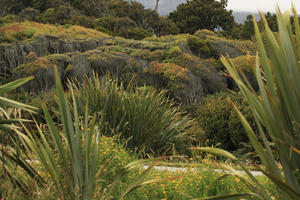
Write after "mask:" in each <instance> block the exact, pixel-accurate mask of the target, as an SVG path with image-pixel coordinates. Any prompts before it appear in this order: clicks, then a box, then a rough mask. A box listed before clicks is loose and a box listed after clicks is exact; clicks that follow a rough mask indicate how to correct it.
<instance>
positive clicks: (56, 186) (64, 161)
mask: <svg viewBox="0 0 300 200" xmlns="http://www.w3.org/2000/svg"><path fill="white" fill-rule="evenodd" d="M54 71H55V78H56V94H57V97H58V106H59V111H60V121H61V123H62V126H57V124H56V123H55V122H54V121H53V119H52V117H51V115H50V114H49V111H48V109H47V107H46V105H42V109H43V112H44V115H45V119H46V122H47V127H48V130H49V133H48V134H49V137H47V136H46V134H45V133H44V132H43V131H42V130H41V128H40V127H39V126H38V124H36V128H37V131H31V130H28V129H27V128H26V127H25V126H23V128H24V129H25V131H26V134H23V133H21V132H19V131H17V133H18V135H19V136H20V138H22V141H23V145H24V146H25V147H26V149H27V151H28V152H32V159H36V161H37V164H36V166H35V167H36V168H38V169H40V171H41V172H40V174H41V176H42V178H43V185H42V186H38V188H36V189H37V190H40V191H43V188H44V189H45V188H46V189H45V190H47V189H48V190H49V187H50V190H51V191H50V194H49V195H52V196H54V197H56V198H59V199H72V200H88V199H100V200H106V199H112V198H113V196H116V194H114V192H115V191H118V190H116V189H117V188H123V187H121V186H122V185H123V184H122V182H121V178H122V176H123V175H125V174H126V173H128V172H129V171H130V170H132V169H133V168H139V167H141V166H143V165H149V162H151V163H152V165H151V167H149V168H148V169H147V170H144V171H143V172H142V173H141V175H139V176H138V177H136V179H135V180H134V181H133V182H132V183H129V184H128V186H127V187H126V189H124V192H122V193H120V194H119V195H117V196H119V197H120V199H124V198H125V197H126V196H127V195H128V194H129V193H130V192H131V191H133V190H134V189H136V188H137V187H139V186H142V185H145V184H149V183H154V182H160V181H164V180H157V179H155V180H146V181H144V179H145V177H146V176H147V174H148V173H149V171H150V170H151V169H152V168H153V166H154V164H155V162H153V161H151V160H149V161H144V160H140V161H135V162H132V163H129V164H128V165H127V166H124V167H123V168H122V169H120V171H119V173H117V175H116V176H115V177H114V179H113V182H112V183H110V184H108V185H106V186H103V184H102V183H101V173H102V172H103V169H105V168H106V166H99V163H98V162H97V161H99V158H101V155H99V151H98V148H99V145H100V143H99V140H100V139H101V137H99V131H98V127H97V126H96V125H95V124H96V123H95V121H96V118H95V117H90V116H89V115H88V104H86V106H85V114H84V118H83V119H82V120H81V118H80V117H79V115H78V112H77V103H76V100H75V97H74V94H73V89H72V84H69V86H70V88H69V89H70V91H71V94H72V95H71V96H72V100H73V105H72V107H73V108H72V109H73V116H72V112H71V109H70V105H69V103H68V101H67V97H66V95H65V93H64V91H63V87H62V84H61V82H60V77H59V75H58V70H57V68H56V67H55V68H54ZM59 127H61V128H59ZM153 163H154V164H153ZM52 186H53V187H52ZM45 197H46V198H47V196H46V195H45V196H44V198H45ZM42 198H43V197H42Z"/></svg>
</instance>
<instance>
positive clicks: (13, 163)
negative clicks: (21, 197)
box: [0, 76, 42, 192]
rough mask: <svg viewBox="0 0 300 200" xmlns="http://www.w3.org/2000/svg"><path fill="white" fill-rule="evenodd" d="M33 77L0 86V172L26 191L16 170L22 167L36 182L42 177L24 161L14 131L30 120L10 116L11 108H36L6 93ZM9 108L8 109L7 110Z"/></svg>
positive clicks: (26, 186) (39, 181)
mask: <svg viewBox="0 0 300 200" xmlns="http://www.w3.org/2000/svg"><path fill="white" fill-rule="evenodd" d="M33 78H34V77H33V76H30V77H27V78H22V79H18V80H16V81H12V82H9V83H7V84H5V85H1V86H0V164H1V171H2V172H1V173H2V175H4V178H5V177H8V178H9V179H10V181H11V183H12V184H13V186H14V187H18V188H19V189H20V190H21V191H23V192H27V191H28V188H29V185H28V184H26V182H25V181H24V180H22V179H20V178H19V177H18V174H17V173H16V172H18V171H20V170H17V169H22V170H23V172H25V173H26V174H27V175H29V176H30V177H31V178H32V179H36V181H37V183H39V184H40V183H41V182H42V179H41V177H40V176H39V175H38V173H37V171H35V170H34V169H33V168H32V166H31V165H30V164H29V163H28V162H27V161H26V159H25V155H24V152H22V149H21V148H20V145H19V143H20V141H19V139H18V137H17V136H16V134H15V131H16V130H17V129H19V128H20V126H19V125H18V124H19V123H20V122H23V123H25V122H30V120H27V119H21V118H20V117H19V118H17V117H14V116H13V117H12V116H11V114H12V112H11V110H12V109H19V110H24V111H28V112H34V110H36V109H37V108H35V107H33V106H29V105H26V104H23V103H20V102H17V101H14V100H12V99H9V98H7V97H6V95H7V93H9V92H11V91H13V90H15V89H16V88H18V87H20V86H22V85H23V84H25V83H26V82H28V81H30V80H32V79H33ZM9 110H10V111H9Z"/></svg>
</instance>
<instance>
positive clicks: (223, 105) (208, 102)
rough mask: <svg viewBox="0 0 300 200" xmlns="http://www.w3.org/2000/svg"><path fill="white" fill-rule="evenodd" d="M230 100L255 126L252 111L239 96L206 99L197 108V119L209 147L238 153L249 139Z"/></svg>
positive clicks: (217, 95)
mask: <svg viewBox="0 0 300 200" xmlns="http://www.w3.org/2000/svg"><path fill="white" fill-rule="evenodd" d="M228 98H230V99H231V100H232V101H233V102H234V103H235V104H236V105H237V106H238V108H239V109H240V110H241V111H242V112H243V114H244V115H245V116H246V117H247V119H248V120H249V122H251V124H252V125H253V126H254V125H255V121H254V117H253V116H252V113H251V109H250V107H249V105H248V104H247V102H246V100H245V99H244V98H243V97H242V96H241V95H239V94H238V95H229V94H227V93H220V94H215V95H212V96H207V97H205V98H204V99H203V100H202V102H201V103H200V104H199V105H198V106H197V108H196V113H195V117H196V118H197V120H198V122H199V124H200V126H201V127H202V128H203V130H204V132H205V136H206V139H207V144H208V145H209V146H218V147H220V148H223V149H226V150H228V151H236V150H237V149H238V148H240V147H241V145H240V144H241V143H242V142H248V138H247V134H246V132H245V130H244V127H243V125H242V123H241V122H240V120H239V117H238V115H237V114H236V112H235V111H234V109H233V107H232V104H231V102H229V100H228Z"/></svg>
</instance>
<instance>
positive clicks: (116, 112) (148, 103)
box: [74, 76, 193, 155]
mask: <svg viewBox="0 0 300 200" xmlns="http://www.w3.org/2000/svg"><path fill="white" fill-rule="evenodd" d="M74 93H75V98H76V101H77V102H80V103H79V105H84V103H85V102H87V101H89V102H93V103H92V104H89V112H91V113H97V115H98V118H99V119H100V118H101V119H103V120H104V122H103V124H104V126H103V127H102V132H103V134H106V135H107V136H113V135H115V134H120V135H121V137H122V138H125V139H126V140H127V146H128V147H129V148H131V149H134V148H137V149H139V150H143V151H144V152H145V153H151V154H156V155H161V154H162V153H164V152H165V151H168V150H171V148H172V147H173V145H174V144H176V143H177V142H178V140H179V138H183V137H184V136H185V133H186V131H187V130H188V128H190V127H191V125H192V123H193V121H192V120H191V119H190V118H189V116H188V115H186V114H185V113H183V112H181V111H180V108H179V107H176V106H175V104H174V102H173V101H171V100H170V99H167V98H165V92H164V91H161V92H158V91H156V90H155V89H153V88H151V87H141V88H134V89H133V88H131V87H129V88H128V89H125V88H124V87H123V85H122V84H121V85H120V84H118V81H117V80H112V79H111V78H110V77H106V78H103V79H102V80H99V77H97V76H94V78H93V79H89V80H88V81H86V82H85V83H83V84H82V85H81V86H79V87H77V89H76V90H75V91H74ZM78 110H79V112H81V113H82V112H83V111H84V108H83V107H79V109H78Z"/></svg>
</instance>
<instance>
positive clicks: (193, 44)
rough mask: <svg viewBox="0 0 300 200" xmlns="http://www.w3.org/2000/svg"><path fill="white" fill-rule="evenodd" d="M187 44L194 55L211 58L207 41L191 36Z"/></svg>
mask: <svg viewBox="0 0 300 200" xmlns="http://www.w3.org/2000/svg"><path fill="white" fill-rule="evenodd" d="M187 43H188V45H189V47H190V49H191V50H192V52H193V53H194V54H196V55H199V56H200V57H202V58H208V57H211V50H210V47H209V45H208V43H207V42H206V41H205V40H202V39H200V38H198V37H195V36H190V37H188V38H187Z"/></svg>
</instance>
